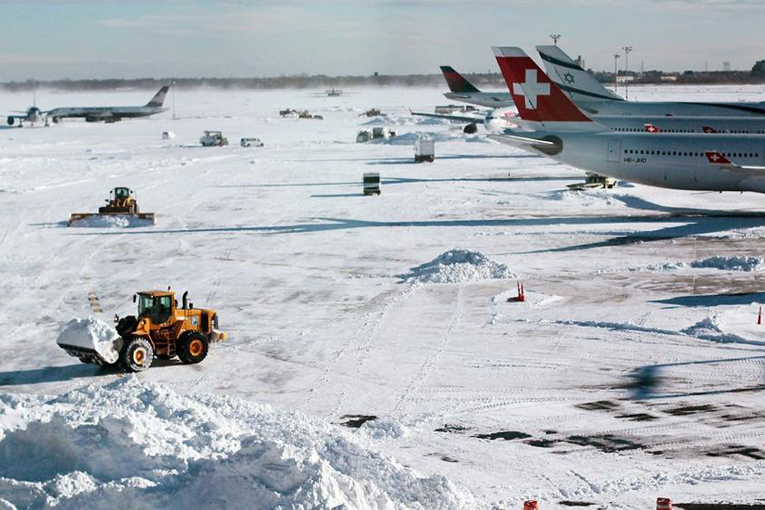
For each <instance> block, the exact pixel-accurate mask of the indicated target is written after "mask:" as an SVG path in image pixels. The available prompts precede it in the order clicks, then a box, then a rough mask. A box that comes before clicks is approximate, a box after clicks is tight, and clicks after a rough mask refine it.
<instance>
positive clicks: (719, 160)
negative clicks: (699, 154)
mask: <svg viewBox="0 0 765 510" xmlns="http://www.w3.org/2000/svg"><path fill="white" fill-rule="evenodd" d="M705 154H706V156H707V159H708V160H709V162H710V163H712V164H713V165H717V166H735V165H734V164H733V163H731V162H730V160H729V159H728V158H726V157H725V156H724V155H722V154H720V153H719V152H717V151H706V152H705Z"/></svg>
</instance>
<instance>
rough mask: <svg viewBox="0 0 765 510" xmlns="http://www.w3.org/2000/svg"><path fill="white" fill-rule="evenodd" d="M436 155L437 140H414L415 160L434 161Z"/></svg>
mask: <svg viewBox="0 0 765 510" xmlns="http://www.w3.org/2000/svg"><path fill="white" fill-rule="evenodd" d="M435 157H436V142H434V141H433V140H417V141H415V142H414V162H415V163H422V162H423V161H427V162H429V163H432V162H433V160H434V159H435Z"/></svg>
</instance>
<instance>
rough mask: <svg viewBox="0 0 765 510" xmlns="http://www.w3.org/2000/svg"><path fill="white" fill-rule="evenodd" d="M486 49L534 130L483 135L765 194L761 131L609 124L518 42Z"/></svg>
mask: <svg viewBox="0 0 765 510" xmlns="http://www.w3.org/2000/svg"><path fill="white" fill-rule="evenodd" d="M494 54H495V56H496V58H497V62H498V63H499V67H500V69H501V70H502V74H503V76H504V77H505V80H506V81H507V84H508V88H509V89H510V94H511V95H512V97H513V100H514V101H515V103H516V105H517V106H518V112H519V115H520V117H521V118H522V119H523V120H525V121H527V122H528V123H529V125H531V126H533V127H534V128H535V129H536V131H533V132H517V131H512V130H506V131H505V133H504V134H502V135H489V137H490V138H492V139H494V140H497V141H499V142H502V143H506V144H508V145H513V146H517V147H521V148H523V149H526V150H529V151H531V152H537V153H541V154H544V155H546V156H549V157H551V158H552V159H555V160H556V161H560V162H561V163H565V164H568V165H571V166H575V167H577V168H581V169H583V170H587V171H591V172H596V173H598V174H601V175H606V176H609V177H614V178H617V179H623V180H627V181H633V182H638V183H641V184H647V185H650V186H658V187H663V188H674V189H687V190H704V191H754V192H758V193H765V136H762V135H739V134H720V135H715V136H710V135H706V134H696V133H693V134H687V133H670V134H664V133H658V134H654V133H647V132H644V133H632V132H617V131H613V130H611V129H609V128H607V127H605V126H602V125H600V124H597V123H596V122H593V121H592V120H591V119H590V118H589V117H587V116H586V115H585V114H584V113H582V111H581V110H579V109H578V108H577V107H576V105H575V104H574V103H573V102H572V101H571V100H570V99H569V97H568V96H567V95H566V94H564V93H563V92H562V91H561V90H560V89H559V88H558V86H557V85H556V84H555V83H553V82H552V81H551V80H550V79H549V77H547V76H546V75H545V74H544V73H543V72H542V70H541V69H540V68H539V67H538V66H537V65H536V64H535V63H534V61H533V60H532V59H531V58H530V57H529V56H528V55H526V53H524V52H523V50H521V49H520V48H515V47H495V48H494ZM719 156H722V158H721V159H717V160H715V158H718V157H719ZM734 161H735V162H734Z"/></svg>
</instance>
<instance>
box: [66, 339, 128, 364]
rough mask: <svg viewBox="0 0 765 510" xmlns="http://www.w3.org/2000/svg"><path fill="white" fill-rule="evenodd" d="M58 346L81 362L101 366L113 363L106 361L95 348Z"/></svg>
mask: <svg viewBox="0 0 765 510" xmlns="http://www.w3.org/2000/svg"><path fill="white" fill-rule="evenodd" d="M58 346H59V347H61V348H62V349H64V350H65V351H66V353H67V354H69V355H70V356H74V357H75V358H78V359H79V360H80V361H82V362H83V363H92V364H94V365H99V366H102V367H108V366H110V365H113V364H114V363H109V362H108V361H106V360H105V359H104V358H103V357H102V356H101V355H100V354H99V353H98V352H97V351H96V350H95V349H90V348H87V347H80V346H77V345H63V344H58Z"/></svg>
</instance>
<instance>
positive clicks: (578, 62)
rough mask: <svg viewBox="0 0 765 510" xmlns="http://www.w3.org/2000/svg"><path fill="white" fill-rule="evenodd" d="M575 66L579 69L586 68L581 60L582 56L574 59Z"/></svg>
mask: <svg viewBox="0 0 765 510" xmlns="http://www.w3.org/2000/svg"><path fill="white" fill-rule="evenodd" d="M576 65H578V66H579V67H581V68H582V69H587V67H585V65H584V59H583V58H582V56H581V55H579V56H578V57H576Z"/></svg>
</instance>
